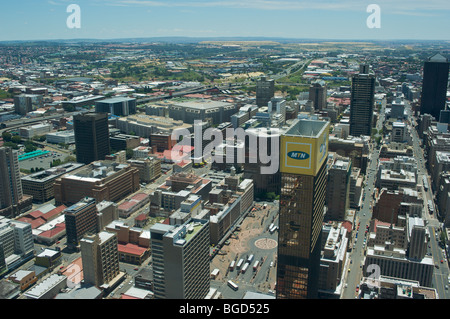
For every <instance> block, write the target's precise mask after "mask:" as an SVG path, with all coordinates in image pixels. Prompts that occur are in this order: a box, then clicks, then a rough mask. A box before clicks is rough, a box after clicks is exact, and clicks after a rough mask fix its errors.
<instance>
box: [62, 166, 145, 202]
mask: <svg viewBox="0 0 450 319" xmlns="http://www.w3.org/2000/svg"><path fill="white" fill-rule="evenodd" d="M54 187H55V202H56V203H58V205H59V204H64V205H71V204H75V203H77V202H78V201H79V200H80V199H82V198H84V197H86V196H87V197H92V198H94V199H96V201H97V202H101V201H103V200H106V201H111V202H118V201H120V200H122V199H123V198H125V197H126V196H128V195H130V194H132V193H134V192H136V191H138V190H139V188H140V186H139V170H138V169H137V168H134V167H132V166H131V165H129V164H119V163H115V162H112V161H98V162H93V163H91V164H90V165H87V166H85V167H84V168H82V169H80V170H77V171H75V172H73V173H70V174H65V175H63V176H62V177H60V178H58V179H57V180H56V181H55V186H54Z"/></svg>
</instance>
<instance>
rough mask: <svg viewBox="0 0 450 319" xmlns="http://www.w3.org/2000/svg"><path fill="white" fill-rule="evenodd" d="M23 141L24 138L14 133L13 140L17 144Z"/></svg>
mask: <svg viewBox="0 0 450 319" xmlns="http://www.w3.org/2000/svg"><path fill="white" fill-rule="evenodd" d="M21 141H22V138H21V137H20V136H19V135H14V136H13V137H12V138H11V142H13V143H16V144H20V142H21Z"/></svg>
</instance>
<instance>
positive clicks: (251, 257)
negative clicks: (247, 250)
mask: <svg viewBox="0 0 450 319" xmlns="http://www.w3.org/2000/svg"><path fill="white" fill-rule="evenodd" d="M253 257H255V256H254V255H250V256H248V259H247V262H248V263H251V262H252V261H253Z"/></svg>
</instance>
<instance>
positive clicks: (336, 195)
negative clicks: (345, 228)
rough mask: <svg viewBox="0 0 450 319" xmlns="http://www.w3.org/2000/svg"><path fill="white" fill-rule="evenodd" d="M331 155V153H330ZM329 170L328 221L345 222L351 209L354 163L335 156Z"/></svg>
mask: <svg viewBox="0 0 450 319" xmlns="http://www.w3.org/2000/svg"><path fill="white" fill-rule="evenodd" d="M330 154H331V153H330ZM333 155H334V156H333V158H332V159H330V160H331V161H332V162H331V165H330V167H329V168H328V181H327V196H326V205H327V213H326V215H325V219H326V220H333V221H343V220H344V218H345V213H346V212H347V209H349V207H350V199H349V194H350V175H351V173H352V161H351V160H350V158H348V157H341V156H339V155H337V154H333Z"/></svg>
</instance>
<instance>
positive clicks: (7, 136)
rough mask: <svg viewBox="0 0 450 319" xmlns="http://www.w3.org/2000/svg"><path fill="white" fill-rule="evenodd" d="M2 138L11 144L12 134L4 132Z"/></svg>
mask: <svg viewBox="0 0 450 319" xmlns="http://www.w3.org/2000/svg"><path fill="white" fill-rule="evenodd" d="M2 137H3V141H5V142H11V138H12V135H11V133H9V132H3V133H2Z"/></svg>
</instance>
